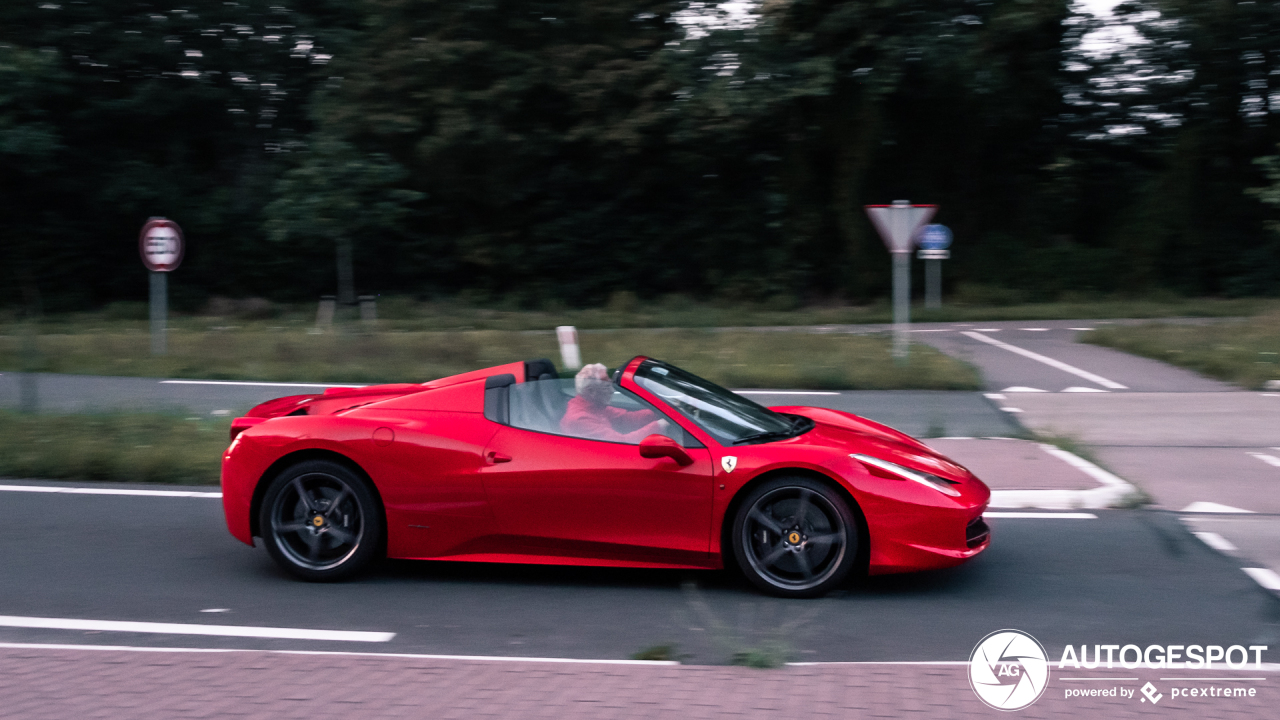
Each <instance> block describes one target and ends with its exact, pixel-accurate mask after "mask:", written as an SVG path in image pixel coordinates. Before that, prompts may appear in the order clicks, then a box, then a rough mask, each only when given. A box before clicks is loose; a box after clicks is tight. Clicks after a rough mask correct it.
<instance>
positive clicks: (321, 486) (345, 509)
mask: <svg viewBox="0 0 1280 720" xmlns="http://www.w3.org/2000/svg"><path fill="white" fill-rule="evenodd" d="M258 517H259V524H258V527H259V529H260V530H261V532H262V540H263V542H264V543H265V544H266V546H267V552H269V553H271V557H272V559H274V560H275V561H276V562H277V563H279V564H280V566H281V567H283V568H284V569H285V570H288V571H289V572H290V573H292V574H294V575H296V576H298V577H300V578H302V579H304V580H311V581H314V582H329V581H334V580H342V579H345V578H348V577H351V576H352V575H354V574H356V573H358V572H360V571H361V570H364V569H366V568H367V567H368V566H369V565H370V563H372V562H373V561H374V560H376V559H377V557H378V555H379V554H380V551H381V547H382V538H383V533H384V532H385V529H384V526H383V521H382V512H381V508H380V507H379V504H378V500H377V498H376V497H375V496H374V494H373V491H372V490H371V489H370V488H369V483H368V481H367V480H365V479H364V478H363V477H361V475H360V474H359V473H357V472H355V471H353V470H352V469H350V468H348V467H347V466H345V465H342V464H339V463H336V462H331V461H328V460H307V461H304V462H301V463H298V464H297V465H294V466H293V467H290V468H289V469H287V470H285V471H284V472H282V473H280V474H279V475H278V476H276V478H275V479H274V480H272V481H271V485H270V486H268V487H267V492H266V494H265V495H264V496H263V498H262V508H261V510H260V513H259V516H258Z"/></svg>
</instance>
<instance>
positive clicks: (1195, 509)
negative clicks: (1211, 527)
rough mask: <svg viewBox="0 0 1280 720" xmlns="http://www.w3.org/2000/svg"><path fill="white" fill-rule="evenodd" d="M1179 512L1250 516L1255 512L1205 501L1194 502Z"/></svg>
mask: <svg viewBox="0 0 1280 720" xmlns="http://www.w3.org/2000/svg"><path fill="white" fill-rule="evenodd" d="M1178 512H1185V513H1247V514H1249V515H1252V514H1253V511H1252V510H1241V509H1240V508H1238V507H1231V506H1230V505H1220V504H1218V503H1213V502H1204V501H1203V500H1200V501H1197V502H1193V503H1191V504H1190V505H1188V506H1186V507H1184V508H1182V509H1181V510H1179V511H1178Z"/></svg>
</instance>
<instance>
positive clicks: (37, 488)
mask: <svg viewBox="0 0 1280 720" xmlns="http://www.w3.org/2000/svg"><path fill="white" fill-rule="evenodd" d="M0 492H31V493H67V494H69V495H141V496H143V497H194V498H220V497H222V493H220V492H195V491H192V490H130V489H128V488H87V487H53V486H49V485H0Z"/></svg>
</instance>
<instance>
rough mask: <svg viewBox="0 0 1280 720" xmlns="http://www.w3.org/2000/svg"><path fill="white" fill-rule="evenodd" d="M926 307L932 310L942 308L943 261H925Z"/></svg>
mask: <svg viewBox="0 0 1280 720" xmlns="http://www.w3.org/2000/svg"><path fill="white" fill-rule="evenodd" d="M924 306H925V307H926V308H929V309H930V310H937V309H938V308H941V307H942V261H941V260H939V259H937V258H930V259H928V260H925V261H924Z"/></svg>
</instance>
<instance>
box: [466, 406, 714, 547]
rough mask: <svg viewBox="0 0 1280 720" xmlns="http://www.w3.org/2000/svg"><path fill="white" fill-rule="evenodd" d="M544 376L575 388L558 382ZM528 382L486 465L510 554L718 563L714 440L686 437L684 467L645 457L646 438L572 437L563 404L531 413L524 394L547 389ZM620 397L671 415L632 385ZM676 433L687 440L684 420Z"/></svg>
mask: <svg viewBox="0 0 1280 720" xmlns="http://www.w3.org/2000/svg"><path fill="white" fill-rule="evenodd" d="M537 382H542V383H559V387H561V388H565V387H566V386H565V385H564V382H563V381H558V380H549V381H537ZM522 385H524V386H527V387H520V386H513V388H512V389H513V392H512V394H511V402H512V405H511V412H510V414H509V421H508V424H507V425H505V426H503V427H501V428H500V429H499V430H498V432H497V433H496V434H495V435H494V437H493V439H492V440H491V441H490V442H489V445H488V447H487V448H486V451H485V457H486V460H487V464H486V466H485V468H484V469H483V470H482V471H481V475H482V478H483V483H484V488H485V493H486V495H487V497H488V498H489V503H490V506H491V507H492V508H493V512H494V515H495V517H496V519H497V524H498V529H499V532H500V533H502V535H503V544H504V546H506V547H507V548H508V549H509V550H510V552H512V553H516V554H520V555H525V556H530V558H531V559H538V560H543V561H553V562H554V561H573V560H578V561H585V562H588V563H597V562H598V563H601V564H625V565H641V566H643V565H650V564H654V565H679V566H687V567H708V566H709V565H710V562H709V559H708V550H709V542H710V526H711V500H712V467H711V455H710V453H709V452H708V451H707V449H706V448H705V447H701V444H700V443H697V441H696V440H690V441H686V442H685V443H684V444H685V445H686V447H685V451H686V452H687V453H688V455H689V457H690V459H691V460H692V462H690V463H689V464H687V465H683V466H682V465H680V464H679V463H677V462H676V461H675V460H672V459H670V458H656V459H654V458H643V457H641V456H640V451H639V447H638V442H639V439H638V438H634V439H629V440H627V441H605V440H597V439H590V438H585V437H574V436H572V435H569V434H565V433H563V431H561V430H560V428H559V426H558V423H557V422H556V421H557V418H556V417H555V415H556V414H562V413H563V410H562V409H561V408H557V407H554V406H555V403H554V402H552V403H550V405H551V406H552V407H551V409H550V410H549V411H548V414H547V415H546V416H544V417H542V419H541V420H539V419H537V417H535V415H536V414H532V415H531V414H530V413H528V412H522V408H521V407H520V398H521V397H523V398H526V399H527V398H530V397H536V396H537V395H538V394H539V392H538V390H537V388H534V387H532V386H533V385H534V383H533V382H530V383H523V384H522ZM550 387H551V386H547V388H550ZM568 388H569V391H571V388H572V383H571V382H569V384H568ZM544 389H546V388H544ZM517 390H518V391H519V392H516V391H517ZM566 394H570V393H569V392H566ZM611 404H614V405H622V406H625V407H626V408H627V409H628V410H629V411H633V412H634V411H649V412H652V413H655V416H656V417H659V418H662V417H665V416H663V415H662V414H661V413H659V412H658V411H657V410H656V409H655V408H653V406H651V405H649V403H647V402H645V401H644V400H642V399H640V398H638V397H637V396H635V395H634V394H632V393H629V392H626V391H619V392H618V393H617V394H616V402H614V403H611ZM668 422H670V421H669V419H668ZM520 425H524V427H520ZM666 432H667V434H670V435H675V436H679V438H680V439H681V440H683V439H684V433H683V431H682V430H680V429H679V426H678V425H675V424H674V423H671V425H670V430H668V431H666ZM687 445H697V447H687Z"/></svg>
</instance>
